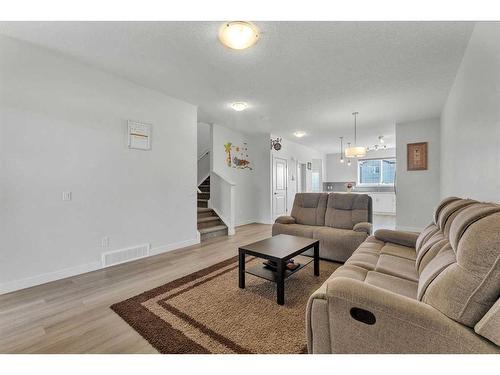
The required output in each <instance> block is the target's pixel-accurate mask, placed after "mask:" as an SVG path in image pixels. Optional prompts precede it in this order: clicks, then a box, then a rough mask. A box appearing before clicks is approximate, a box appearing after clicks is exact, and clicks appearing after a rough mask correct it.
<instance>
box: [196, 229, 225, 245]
mask: <svg viewBox="0 0 500 375" xmlns="http://www.w3.org/2000/svg"><path fill="white" fill-rule="evenodd" d="M198 231H199V232H200V239H201V241H205V240H208V239H211V238H215V237H222V236H227V227H226V226H225V225H217V226H215V227H210V228H202V229H198Z"/></svg>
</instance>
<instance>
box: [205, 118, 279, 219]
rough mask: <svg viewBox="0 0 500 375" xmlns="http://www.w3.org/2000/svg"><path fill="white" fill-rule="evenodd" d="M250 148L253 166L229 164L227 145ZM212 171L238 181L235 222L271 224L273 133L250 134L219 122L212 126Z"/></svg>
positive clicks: (249, 156) (234, 181)
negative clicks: (271, 148) (236, 166)
mask: <svg viewBox="0 0 500 375" xmlns="http://www.w3.org/2000/svg"><path fill="white" fill-rule="evenodd" d="M227 142H231V143H232V144H233V145H235V146H236V145H237V146H243V144H244V143H245V142H246V143H247V147H248V160H249V161H250V167H251V168H252V170H250V169H237V168H233V167H229V166H228V165H227V163H226V153H225V151H224V144H225V143H227ZM212 147H213V151H212V170H213V171H215V172H216V173H217V174H219V175H220V176H222V177H224V178H225V179H227V180H228V181H231V182H233V183H234V184H235V205H236V207H235V216H236V218H235V225H236V226H239V225H244V224H248V223H253V222H261V223H270V221H271V211H270V191H269V186H270V184H271V182H270V178H271V174H270V164H269V158H270V149H269V134H257V135H250V134H246V133H241V132H238V131H236V130H232V129H229V128H226V127H223V126H220V125H217V124H214V125H212Z"/></svg>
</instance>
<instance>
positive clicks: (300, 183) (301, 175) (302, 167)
mask: <svg viewBox="0 0 500 375" xmlns="http://www.w3.org/2000/svg"><path fill="white" fill-rule="evenodd" d="M306 182H307V165H306V164H305V163H298V164H297V193H305V192H306V191H307V183H306Z"/></svg>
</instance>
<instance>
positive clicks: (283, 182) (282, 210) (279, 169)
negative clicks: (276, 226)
mask: <svg viewBox="0 0 500 375" xmlns="http://www.w3.org/2000/svg"><path fill="white" fill-rule="evenodd" d="M287 176H288V173H287V161H286V159H281V158H273V216H274V218H277V217H278V216H281V215H286V211H287V207H286V206H287V203H286V198H287V197H286V193H287V181H288V177H287Z"/></svg>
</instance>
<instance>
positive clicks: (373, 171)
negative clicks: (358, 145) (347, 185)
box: [358, 159, 396, 185]
mask: <svg viewBox="0 0 500 375" xmlns="http://www.w3.org/2000/svg"><path fill="white" fill-rule="evenodd" d="M395 177H396V159H367V160H359V161H358V185H394V180H395Z"/></svg>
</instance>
